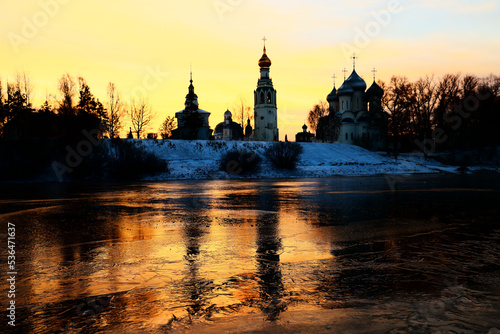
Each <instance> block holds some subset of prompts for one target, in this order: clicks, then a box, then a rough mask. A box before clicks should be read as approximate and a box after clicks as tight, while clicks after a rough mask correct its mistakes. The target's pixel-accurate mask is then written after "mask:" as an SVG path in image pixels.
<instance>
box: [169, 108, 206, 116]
mask: <svg viewBox="0 0 500 334" xmlns="http://www.w3.org/2000/svg"><path fill="white" fill-rule="evenodd" d="M190 112H193V111H191V110H186V109H183V110H181V111H178V112H176V113H175V114H184V113H190ZM194 112H195V113H198V114H209V115H210V113H209V112H208V111H206V110H203V109H200V108H198V109H196V110H195V111H194Z"/></svg>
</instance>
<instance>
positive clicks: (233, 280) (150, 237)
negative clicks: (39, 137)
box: [0, 176, 499, 332]
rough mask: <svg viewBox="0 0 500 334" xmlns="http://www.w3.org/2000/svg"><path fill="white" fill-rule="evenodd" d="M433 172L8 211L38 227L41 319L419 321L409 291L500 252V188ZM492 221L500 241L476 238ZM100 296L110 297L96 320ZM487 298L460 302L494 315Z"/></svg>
mask: <svg viewBox="0 0 500 334" xmlns="http://www.w3.org/2000/svg"><path fill="white" fill-rule="evenodd" d="M433 178H434V180H431V181H429V180H426V183H422V182H420V179H419V177H413V178H412V179H411V180H408V183H407V185H406V187H407V188H406V189H403V190H402V191H400V192H389V191H386V190H387V187H388V186H387V184H386V183H385V181H384V179H383V178H364V179H349V178H338V179H332V180H321V182H320V181H318V180H307V181H304V180H297V181H276V182H275V181H257V180H255V181H252V180H250V181H196V182H190V181H188V182H168V183H156V184H136V185H130V186H126V185H110V186H107V187H94V186H89V187H85V186H71V187H69V188H67V189H64V190H61V189H58V190H57V191H54V193H48V194H45V195H43V196H45V197H47V196H48V197H53V199H51V201H50V202H51V205H50V206H47V200H45V199H44V198H40V200H39V201H37V200H36V199H31V198H27V199H26V200H11V199H6V200H0V206H1V208H2V209H3V210H2V212H4V213H3V214H2V215H1V216H0V217H2V218H3V219H9V221H12V222H13V223H15V224H16V225H17V226H23V224H27V222H29V228H30V229H31V230H30V231H33V233H24V234H20V238H23V246H22V247H23V248H22V249H20V250H19V254H20V256H21V260H20V263H21V265H20V268H19V271H20V272H22V273H23V276H24V277H23V279H22V280H20V281H19V282H18V289H19V290H20V291H21V293H20V294H19V297H18V298H19V299H18V302H19V304H20V305H23V308H22V310H23V313H24V314H26V316H25V318H24V322H25V323H26V324H27V325H26V326H28V327H29V328H37V329H40V330H46V331H56V330H58V328H64V327H65V326H69V325H68V324H71V326H73V325H74V326H76V327H82V326H88V328H89V329H91V330H94V331H97V330H107V331H113V332H114V331H123V330H124V329H129V328H135V329H136V330H138V331H141V330H150V331H153V332H155V331H160V330H162V329H165V328H170V329H174V330H178V331H181V332H182V331H184V330H190V328H191V329H193V330H194V328H197V326H201V325H202V324H204V323H206V324H211V323H219V322H221V326H222V323H226V322H228V321H232V320H230V319H233V318H232V317H234V316H239V317H240V319H253V317H255V316H258V319H260V320H258V321H250V323H253V324H254V325H255V324H256V323H260V322H262V323H261V325H262V326H264V324H266V323H279V322H280V321H284V319H295V320H292V321H298V322H300V321H302V320H304V319H305V318H301V316H297V315H296V312H298V313H297V314H310V315H311V316H312V313H311V312H313V311H314V310H315V312H317V313H316V314H321V312H324V311H326V310H331V312H334V313H332V314H326V313H325V314H324V316H323V318H324V319H339V318H335V317H334V314H339V315H340V314H343V316H345V317H346V318H345V319H346V320H345V321H349V320H348V319H351V320H352V318H351V317H356V314H361V313H362V312H367V310H371V311H370V312H371V313H373V314H380V315H381V317H382V319H384V317H386V316H387V314H388V313H390V312H395V314H401V316H402V317H403V315H405V316H404V317H407V316H409V315H411V314H413V313H412V312H414V310H412V307H413V306H411V305H413V304H412V303H411V302H408V300H411V299H412V298H417V300H418V299H428V298H431V299H432V298H434V299H436V298H441V294H442V293H443V294H444V293H445V292H443V291H446V296H448V295H449V294H450V293H451V294H453V291H457V290H456V289H458V288H457V286H458V287H460V286H463V285H464V284H467V279H468V278H467V277H468V275H469V271H468V270H469V269H467V268H468V267H467V266H470V265H471V264H473V263H476V261H479V260H478V258H477V257H478V256H481V254H490V255H489V256H490V257H489V260H488V258H481V261H483V262H484V261H493V262H494V261H496V260H498V259H497V254H499V252H496V251H498V242H497V241H498V240H497V239H495V238H496V237H495V236H498V235H499V234H498V231H496V230H494V229H492V227H491V226H490V225H488V224H487V222H488V221H490V220H491V219H492V217H491V216H489V215H488V214H487V213H488V212H495V211H494V210H496V209H495V206H494V203H493V202H492V201H491V200H489V199H491V198H492V196H493V197H495V196H497V197H498V189H495V188H493V187H491V182H487V181H485V182H484V183H483V185H484V186H481V182H479V183H478V184H479V185H478V186H477V189H478V190H481V189H482V190H481V191H476V188H475V189H471V188H453V191H454V193H456V201H455V202H453V203H452V202H449V201H447V200H446V198H447V197H446V196H447V195H446V189H452V188H447V186H446V179H445V178H444V179H440V178H442V176H435V177H433ZM412 180H415V181H412ZM427 182H429V183H430V184H429V185H426V184H427ZM345 188H350V189H352V190H351V191H344V190H342V189H345ZM436 189H437V190H440V191H436ZM460 189H464V191H461V190H460ZM413 190H414V191H413ZM473 190H474V191H473ZM32 196H33V197H36V196H40V195H39V194H37V191H36V189H34V190H33V195H32ZM67 198H70V200H67ZM37 206H40V207H41V209H39V210H37V209H36V208H37ZM21 208H22V209H21ZM26 208H29V209H28V210H26ZM457 210H458V211H457ZM481 215H482V216H481ZM479 216H481V217H482V218H481V220H480V221H479V220H477V219H476V218H474V217H479ZM384 217H385V218H384ZM471 224H472V225H471ZM478 224H480V225H481V226H482V228H483V229H486V230H488V229H489V230H488V231H489V232H485V233H487V235H490V236H491V238H492V239H484V238H483V237H482V236H481V235H477V234H474V233H475V232H474V230H473V229H472V230H471V228H476V227H477V226H478ZM26 226H27V225H26ZM26 226H25V227H24V228H26ZM465 235H469V237H466V238H465V237H464V236H465ZM470 236H474V237H470ZM468 249H476V250H477V251H470V250H468ZM495 252H496V253H495ZM436 254H440V255H439V256H437V255H436ZM495 254H496V255H495ZM457 259H458V260H457ZM493 262H492V264H491V265H493ZM462 263H466V264H467V263H468V265H466V266H465V267H464V266H462V265H461V264H462ZM455 278H456V279H457V280H458V281H457V282H458V283H453V282H454V280H455ZM488 279H489V278H488V276H484V277H482V278H481V282H488ZM450 282H451V283H450ZM493 282H494V281H490V283H485V284H486V285H487V286H491V284H493ZM447 284H448V285H447ZM468 284H469V286H470V288H472V286H475V284H477V283H475V282H469V283H468ZM488 284H490V285H488ZM3 287H4V286H3ZM453 289H455V290H453ZM450 291H451V292H450ZM460 291H462V290H460ZM386 295H387V296H390V299H392V300H395V303H396V304H394V305H398V306H397V307H396V306H390V305H391V304H387V303H385V302H383V300H385V299H384V298H386V297H385V296H386ZM409 296H412V297H409ZM469 297H470V298H482V297H478V296H476V297H472V296H469ZM99 298H110V300H111V302H110V303H109V306H106V308H105V309H103V310H100V309H99V312H98V314H97V315H96V318H91V320H89V319H87V318H86V317H85V316H83V317H82V314H81V313H82V312H81V310H82V309H84V310H86V312H91V311H92V310H91V309H88V306H86V305H87V303H90V304H91V303H92V302H93V301H95V300H100V299H99ZM447 298H448V297H447ZM494 298H497V297H494ZM459 300H460V299H456V301H455V300H454V301H453V303H455V304H456V303H459ZM471 300H473V299H471ZM476 300H477V302H475V303H474V304H467V305H460V307H465V308H466V309H467V307H469V308H470V310H474V312H475V313H477V314H479V316H478V318H481V317H483V318H482V319H487V312H486V311H484V310H483V307H484V308H487V305H486V304H484V301H482V302H480V301H479V300H480V299H476ZM356 303H360V304H359V305H358V304H356ZM449 303H452V301H449ZM455 304H453V305H455ZM483 304H484V305H483ZM82 305H83V306H82ZM356 305H358V306H356ZM360 305H364V306H360ZM457 305H458V304H457ZM382 306H383V307H382ZM384 307H385V308H386V309H384ZM391 307H396V308H395V309H392V311H391ZM339 308H342V309H346V308H347V309H349V311H345V312H344V311H342V312H344V313H342V312H340V309H339ZM336 310H338V312H337V311H336ZM339 312H340V313H339ZM360 312H361V313H360ZM482 312H486V313H482ZM292 314H294V316H293V318H291V317H292ZM481 314H483V315H481ZM464 316H465V315H464V314H461V317H464ZM247 317H248V318H247ZM300 319H302V320H300ZM242 321H243V320H242ZM245 321H247V320H244V321H243V322H245ZM259 321H260V322H259ZM287 321H289V320H287ZM332 321H333V320H332ZM335 321H339V320H335ZM470 321H472V319H470ZM382 322H383V321H382ZM472 322H473V321H472ZM395 324H396V325H397V326H399V327H401V326H404V321H403V320H401V321H400V322H397V323H395ZM227 325H228V326H229V324H227ZM396 325H395V326H396ZM238 326H239V325H238ZM238 326H236V327H238ZM339 326H340V325H339ZM28 327H27V328H28Z"/></svg>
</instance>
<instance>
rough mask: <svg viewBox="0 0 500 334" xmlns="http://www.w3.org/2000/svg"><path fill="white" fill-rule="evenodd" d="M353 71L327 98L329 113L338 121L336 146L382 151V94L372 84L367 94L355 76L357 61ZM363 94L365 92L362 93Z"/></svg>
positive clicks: (384, 124)
mask: <svg viewBox="0 0 500 334" xmlns="http://www.w3.org/2000/svg"><path fill="white" fill-rule="evenodd" d="M353 60H354V63H353V70H352V73H351V75H350V76H349V78H347V80H346V79H345V77H344V83H343V84H342V86H340V88H339V89H338V90H337V89H336V88H335V84H334V86H333V90H332V91H331V93H330V94H328V96H327V101H328V104H329V109H330V113H336V114H337V115H338V116H339V117H340V120H341V126H340V136H339V139H338V142H339V143H342V144H354V145H360V146H363V147H367V148H371V149H383V148H385V142H386V131H385V129H386V123H387V117H386V114H385V113H384V112H383V110H382V103H381V101H382V96H383V95H384V90H383V89H382V88H381V87H380V86H379V85H377V83H376V82H375V75H374V77H373V83H372V85H371V86H370V88H368V90H366V82H365V81H364V80H363V79H362V78H361V77H360V76H359V75H358V73H356V63H355V60H356V58H355V57H353ZM373 72H374V74H375V70H373ZM365 90H366V91H365Z"/></svg>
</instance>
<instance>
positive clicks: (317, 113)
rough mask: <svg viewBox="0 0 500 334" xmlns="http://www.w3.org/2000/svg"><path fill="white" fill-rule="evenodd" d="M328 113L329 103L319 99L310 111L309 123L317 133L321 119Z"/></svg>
mask: <svg viewBox="0 0 500 334" xmlns="http://www.w3.org/2000/svg"><path fill="white" fill-rule="evenodd" d="M328 113H329V109H328V103H327V102H325V101H319V102H318V104H317V105H315V106H314V107H313V108H312V110H310V111H309V115H308V116H307V123H308V124H309V127H310V128H311V130H312V131H313V132H314V133H316V130H317V129H318V123H319V119H320V118H321V117H324V116H326V115H328Z"/></svg>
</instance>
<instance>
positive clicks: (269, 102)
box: [253, 37, 279, 141]
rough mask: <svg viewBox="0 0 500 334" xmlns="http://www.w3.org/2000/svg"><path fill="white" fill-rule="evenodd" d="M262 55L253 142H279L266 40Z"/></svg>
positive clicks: (256, 96)
mask: <svg viewBox="0 0 500 334" xmlns="http://www.w3.org/2000/svg"><path fill="white" fill-rule="evenodd" d="M263 40H264V53H263V54H262V57H261V58H260V60H259V67H260V79H259V80H258V81H257V89H256V90H255V91H254V93H253V94H254V125H255V129H254V140H258V141H279V130H278V107H277V105H276V90H275V89H274V87H273V81H272V79H271V77H270V76H269V68H270V67H271V59H269V57H268V56H267V54H266V38H265V37H264V38H263Z"/></svg>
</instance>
